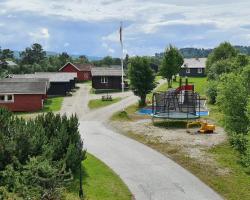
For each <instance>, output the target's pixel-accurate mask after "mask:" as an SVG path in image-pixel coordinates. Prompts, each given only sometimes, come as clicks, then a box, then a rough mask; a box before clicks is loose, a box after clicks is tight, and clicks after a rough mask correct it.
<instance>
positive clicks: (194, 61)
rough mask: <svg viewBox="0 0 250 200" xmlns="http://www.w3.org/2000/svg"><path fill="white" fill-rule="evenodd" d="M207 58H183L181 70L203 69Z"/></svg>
mask: <svg viewBox="0 0 250 200" xmlns="http://www.w3.org/2000/svg"><path fill="white" fill-rule="evenodd" d="M206 60H207V58H185V59H184V63H183V65H182V66H181V68H205V67H206Z"/></svg>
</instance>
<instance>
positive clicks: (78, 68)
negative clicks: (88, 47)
mask: <svg viewBox="0 0 250 200" xmlns="http://www.w3.org/2000/svg"><path fill="white" fill-rule="evenodd" d="M92 67H93V66H92V65H91V64H73V63H71V62H68V63H66V64H65V65H64V66H63V67H62V68H60V69H59V71H60V72H76V73H77V81H88V80H91V68H92Z"/></svg>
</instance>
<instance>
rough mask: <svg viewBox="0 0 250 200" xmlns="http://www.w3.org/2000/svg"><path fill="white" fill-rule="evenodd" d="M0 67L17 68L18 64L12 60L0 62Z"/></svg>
mask: <svg viewBox="0 0 250 200" xmlns="http://www.w3.org/2000/svg"><path fill="white" fill-rule="evenodd" d="M0 65H6V66H8V67H15V66H17V64H16V63H15V62H13V61H11V60H4V61H0Z"/></svg>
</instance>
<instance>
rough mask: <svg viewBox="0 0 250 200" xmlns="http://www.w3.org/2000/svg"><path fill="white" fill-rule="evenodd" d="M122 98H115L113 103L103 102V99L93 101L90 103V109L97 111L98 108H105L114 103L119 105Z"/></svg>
mask: <svg viewBox="0 0 250 200" xmlns="http://www.w3.org/2000/svg"><path fill="white" fill-rule="evenodd" d="M121 99H122V98H120V97H118V98H114V99H112V100H111V101H102V100H101V99H92V100H90V101H89V103H88V106H89V108H90V109H97V108H101V107H104V106H108V105H111V104H113V103H117V102H118V101H120V100H121Z"/></svg>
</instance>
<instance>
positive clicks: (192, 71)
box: [179, 68, 206, 77]
mask: <svg viewBox="0 0 250 200" xmlns="http://www.w3.org/2000/svg"><path fill="white" fill-rule="evenodd" d="M179 75H180V76H188V77H205V76H206V74H205V69H204V68H203V69H202V73H201V74H199V73H198V69H197V68H190V73H189V74H187V73H186V69H184V68H182V69H181V70H180V72H179Z"/></svg>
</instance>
